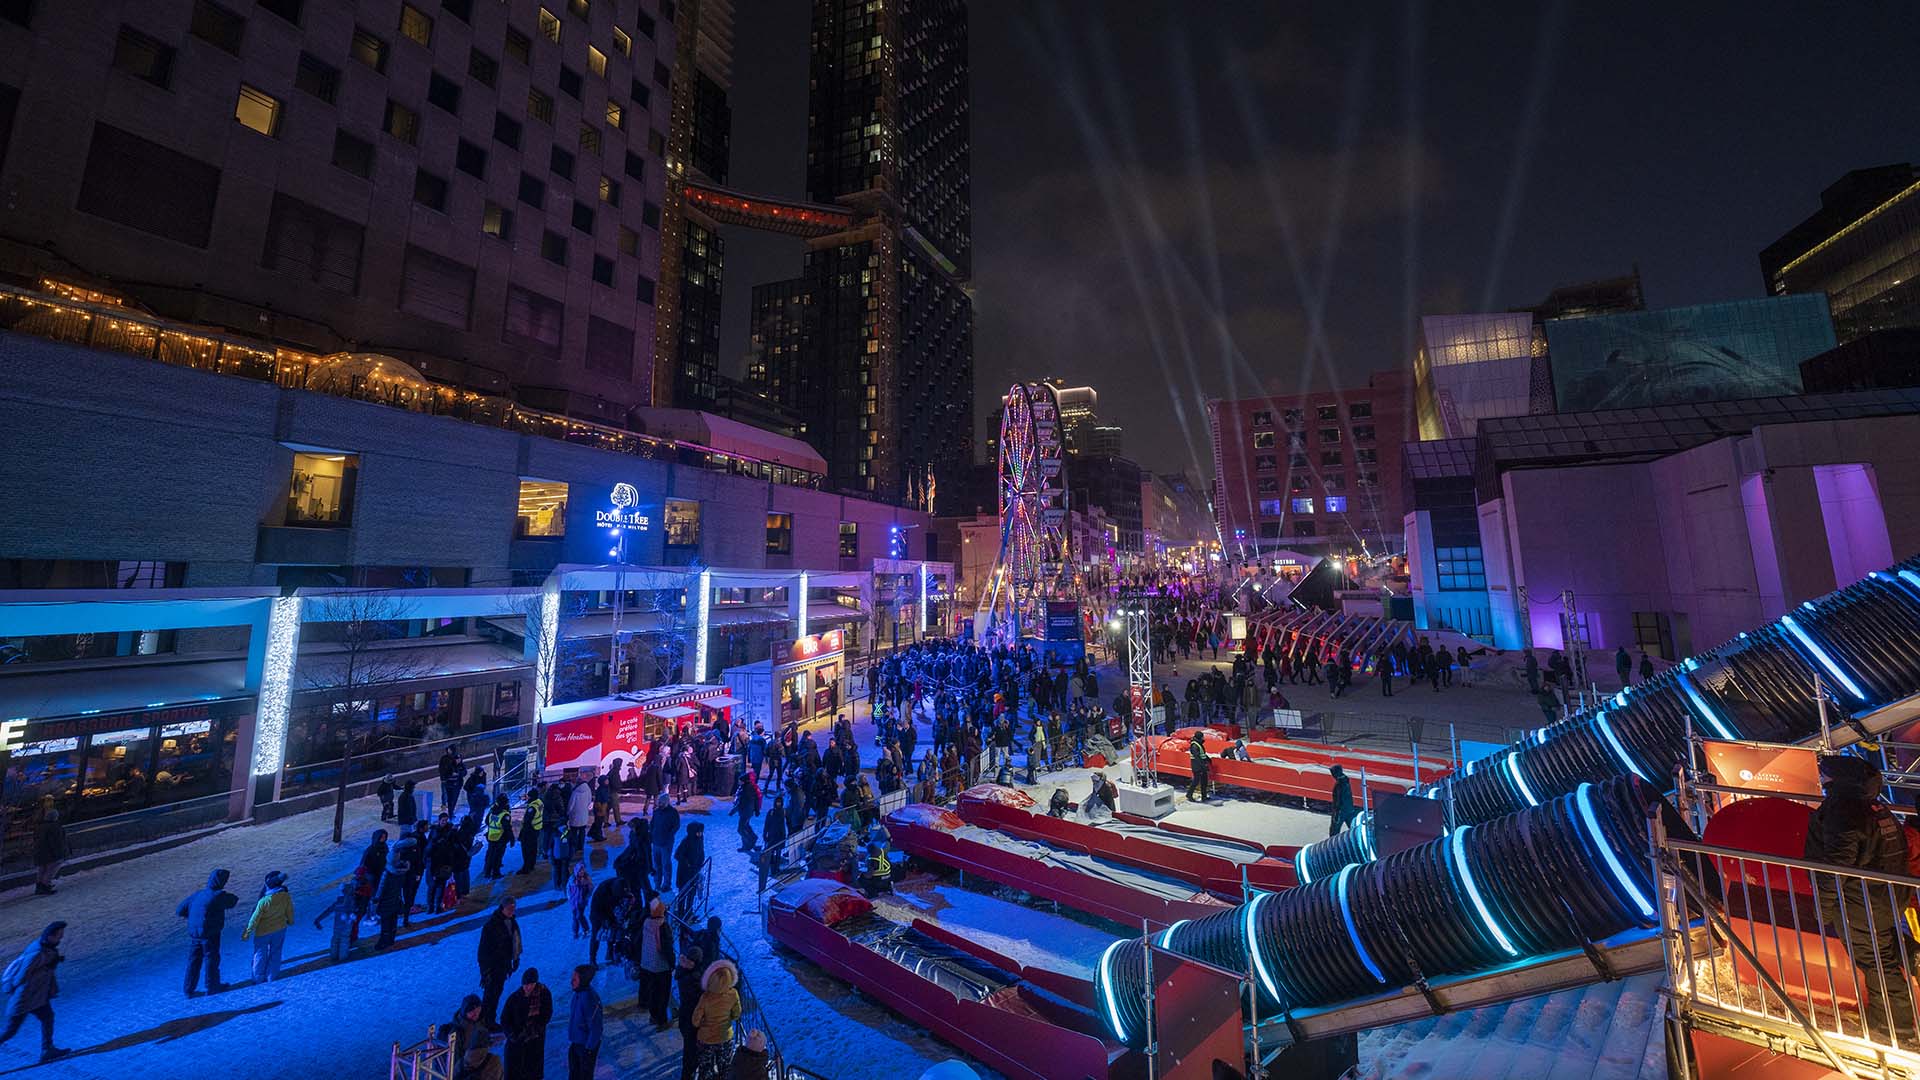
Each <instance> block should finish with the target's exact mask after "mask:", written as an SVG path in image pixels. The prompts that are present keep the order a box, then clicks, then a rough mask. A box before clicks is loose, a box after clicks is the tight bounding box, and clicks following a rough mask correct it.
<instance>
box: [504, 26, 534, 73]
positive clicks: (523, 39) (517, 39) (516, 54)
mask: <svg viewBox="0 0 1920 1080" xmlns="http://www.w3.org/2000/svg"><path fill="white" fill-rule="evenodd" d="M500 51H501V52H502V53H505V54H506V57H507V59H509V60H518V61H520V62H521V63H523V64H525V63H529V62H531V61H532V59H533V41H532V39H530V38H528V37H527V35H525V34H523V33H521V32H520V31H518V30H515V29H514V28H513V27H511V26H509V27H507V37H506V40H505V41H504V42H503V43H502V44H501V46H500Z"/></svg>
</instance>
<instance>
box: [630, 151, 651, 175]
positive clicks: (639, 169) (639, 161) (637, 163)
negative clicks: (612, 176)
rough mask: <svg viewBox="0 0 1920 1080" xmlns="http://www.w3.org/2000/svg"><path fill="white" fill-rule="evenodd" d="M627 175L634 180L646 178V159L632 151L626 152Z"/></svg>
mask: <svg viewBox="0 0 1920 1080" xmlns="http://www.w3.org/2000/svg"><path fill="white" fill-rule="evenodd" d="M627 175H628V176H631V177H633V178H634V179H635V180H645V179H646V178H647V159H646V158H643V157H641V156H640V155H639V154H636V153H634V152H633V151H631V150H629V151H627Z"/></svg>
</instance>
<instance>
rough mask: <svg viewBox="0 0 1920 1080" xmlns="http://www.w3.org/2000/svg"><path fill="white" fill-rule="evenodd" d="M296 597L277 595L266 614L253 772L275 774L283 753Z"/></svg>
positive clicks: (296, 636)
mask: <svg viewBox="0 0 1920 1080" xmlns="http://www.w3.org/2000/svg"><path fill="white" fill-rule="evenodd" d="M301 604H302V601H301V599H300V598H299V597H298V596H277V597H275V598H274V600H273V607H272V609H271V610H270V611H269V612H268V613H267V654H266V659H265V662H264V663H263V665H262V667H261V673H260V697H259V704H258V706H257V707H256V708H255V709H254V718H253V775H254V776H255V777H261V776H277V775H278V774H279V772H280V766H281V764H282V762H283V761H284V760H285V759H286V753H287V713H288V712H289V710H290V709H291V708H292V706H293V665H294V661H295V659H296V658H297V656H298V654H299V650H300V610H301Z"/></svg>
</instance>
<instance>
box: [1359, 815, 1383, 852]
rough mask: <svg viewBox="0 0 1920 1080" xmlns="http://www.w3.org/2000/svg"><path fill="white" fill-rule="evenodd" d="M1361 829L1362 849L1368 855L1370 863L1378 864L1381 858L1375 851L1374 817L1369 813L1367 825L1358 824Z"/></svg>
mask: <svg viewBox="0 0 1920 1080" xmlns="http://www.w3.org/2000/svg"><path fill="white" fill-rule="evenodd" d="M1356 824H1358V828H1359V829H1360V848H1361V850H1363V851H1365V852H1366V853H1367V861H1368V862H1378V861H1379V859H1380V856H1379V855H1377V854H1375V853H1374V850H1373V815H1372V814H1371V813H1369V814H1368V815H1367V820H1366V822H1365V823H1356Z"/></svg>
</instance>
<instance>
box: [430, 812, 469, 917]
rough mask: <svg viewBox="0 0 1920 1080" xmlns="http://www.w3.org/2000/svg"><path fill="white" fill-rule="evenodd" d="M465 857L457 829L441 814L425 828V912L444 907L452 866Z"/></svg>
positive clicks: (432, 911) (439, 909) (433, 911)
mask: <svg viewBox="0 0 1920 1080" xmlns="http://www.w3.org/2000/svg"><path fill="white" fill-rule="evenodd" d="M466 857H468V856H467V855H466V854H465V853H463V852H462V851H461V841H460V832H459V830H457V829H455V828H454V827H453V823H452V822H451V821H449V820H448V819H447V815H445V814H441V815H440V820H439V821H437V822H435V823H434V826H433V828H431V829H428V830H427V914H429V915H437V914H439V913H440V911H441V909H442V908H444V907H446V904H445V903H444V901H445V899H446V893H447V883H448V882H449V881H451V880H452V879H453V868H454V866H455V865H456V864H458V863H459V862H460V861H461V859H463V858H466Z"/></svg>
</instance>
